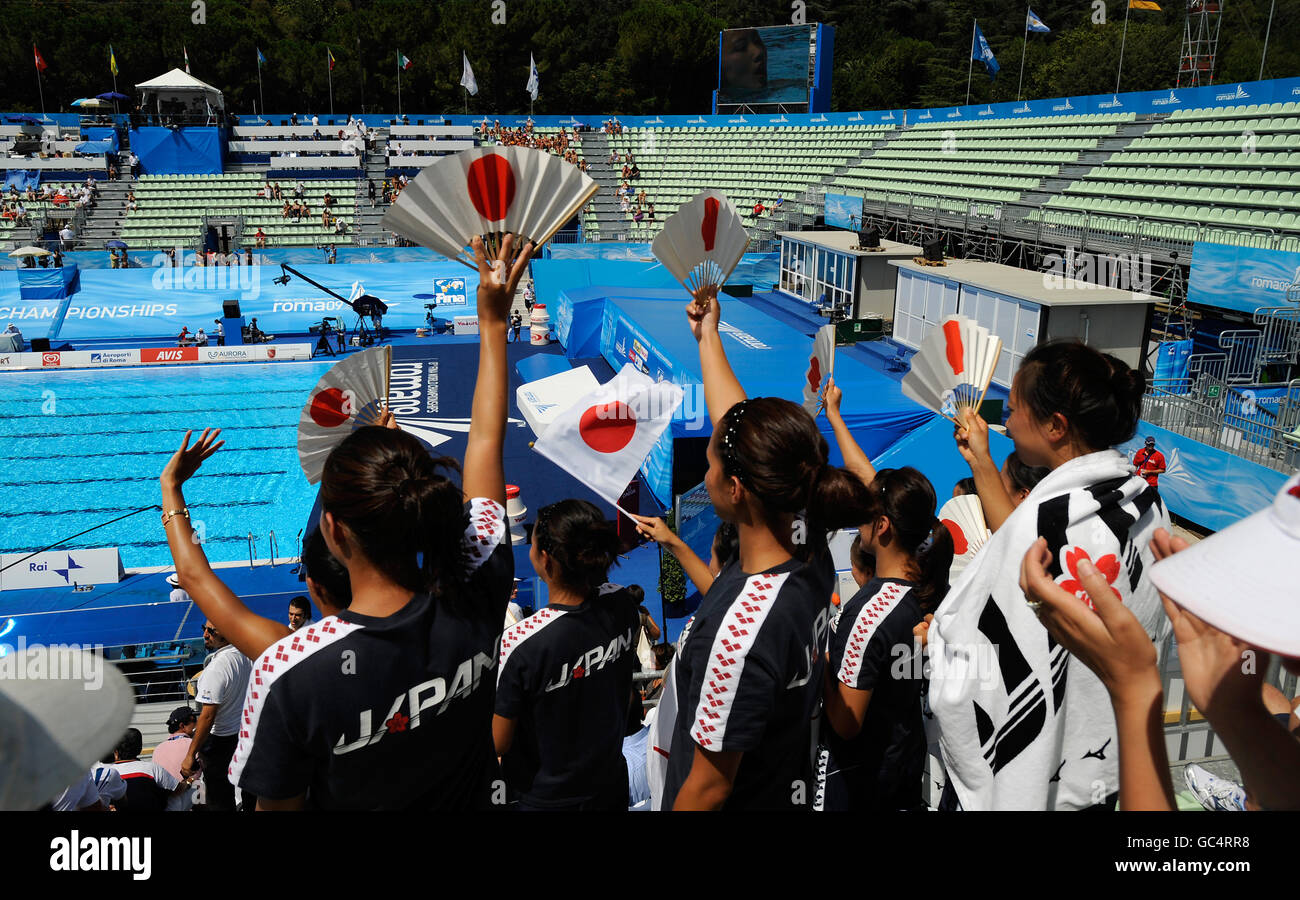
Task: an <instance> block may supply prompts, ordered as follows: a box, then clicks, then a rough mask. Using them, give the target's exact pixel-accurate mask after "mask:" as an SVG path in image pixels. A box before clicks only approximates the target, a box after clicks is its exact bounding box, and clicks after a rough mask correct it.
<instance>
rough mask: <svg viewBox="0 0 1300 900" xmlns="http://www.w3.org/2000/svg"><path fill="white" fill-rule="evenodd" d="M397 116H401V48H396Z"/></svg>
mask: <svg viewBox="0 0 1300 900" xmlns="http://www.w3.org/2000/svg"><path fill="white" fill-rule="evenodd" d="M397 117H398V118H399V119H400V118H401V117H402V50H401V48H400V47H399V48H398V50H397Z"/></svg>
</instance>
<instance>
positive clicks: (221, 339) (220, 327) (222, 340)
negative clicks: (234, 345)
mask: <svg viewBox="0 0 1300 900" xmlns="http://www.w3.org/2000/svg"><path fill="white" fill-rule="evenodd" d="M212 321H213V322H215V323H216V326H217V346H218V347H224V346H226V326H225V325H224V324H223V323H222V321H221V320H220V319H213V320H212Z"/></svg>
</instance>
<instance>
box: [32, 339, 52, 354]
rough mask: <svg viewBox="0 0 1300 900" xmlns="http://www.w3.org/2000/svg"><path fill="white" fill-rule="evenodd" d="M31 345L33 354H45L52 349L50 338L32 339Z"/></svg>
mask: <svg viewBox="0 0 1300 900" xmlns="http://www.w3.org/2000/svg"><path fill="white" fill-rule="evenodd" d="M31 344H32V352H33V353H45V352H47V351H48V350H49V349H50V339H49V338H32V340H31Z"/></svg>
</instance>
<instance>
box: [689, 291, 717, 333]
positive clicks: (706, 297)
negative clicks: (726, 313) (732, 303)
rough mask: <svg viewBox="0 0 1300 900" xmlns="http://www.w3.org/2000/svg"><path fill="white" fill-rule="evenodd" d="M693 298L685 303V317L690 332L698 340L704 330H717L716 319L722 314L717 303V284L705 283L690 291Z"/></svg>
mask: <svg viewBox="0 0 1300 900" xmlns="http://www.w3.org/2000/svg"><path fill="white" fill-rule="evenodd" d="M691 296H692V297H694V298H695V299H694V300H692V301H691V302H690V303H688V304H686V318H687V320H688V321H689V322H690V325H691V334H693V335H694V336H695V340H697V341H698V340H700V339H701V338H702V337H703V335H704V334H705V332H709V331H712V332H715V333H716V332H717V330H718V319H719V317H720V316H721V315H722V306H721V304H719V303H718V286H717V285H716V284H710V285H705V286H704V287H701V288H698V289H696V290H694V291H691Z"/></svg>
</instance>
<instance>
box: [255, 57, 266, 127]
mask: <svg viewBox="0 0 1300 900" xmlns="http://www.w3.org/2000/svg"><path fill="white" fill-rule="evenodd" d="M257 100H258V102H259V103H261V104H262V115H266V98H265V97H264V96H262V51H261V48H259V49H258V51H257Z"/></svg>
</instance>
